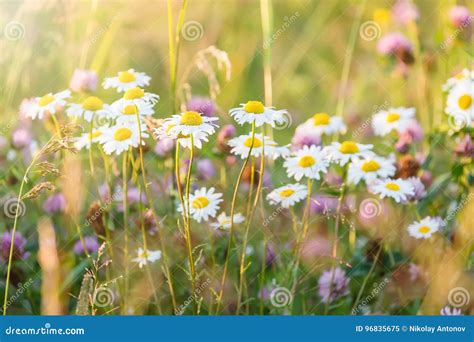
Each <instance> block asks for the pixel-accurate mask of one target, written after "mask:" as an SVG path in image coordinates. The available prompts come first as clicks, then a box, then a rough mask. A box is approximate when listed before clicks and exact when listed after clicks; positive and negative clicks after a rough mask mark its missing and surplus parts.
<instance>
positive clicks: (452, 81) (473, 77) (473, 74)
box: [443, 69, 474, 91]
mask: <svg viewBox="0 0 474 342" xmlns="http://www.w3.org/2000/svg"><path fill="white" fill-rule="evenodd" d="M464 80H470V81H474V71H470V70H468V69H463V70H462V71H461V72H460V73H458V74H457V75H455V76H454V77H451V78H448V80H447V81H446V83H445V84H444V85H443V90H444V91H449V90H450V89H451V88H453V87H454V86H456V85H457V84H458V83H459V82H462V81H464Z"/></svg>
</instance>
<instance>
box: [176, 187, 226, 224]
mask: <svg viewBox="0 0 474 342" xmlns="http://www.w3.org/2000/svg"><path fill="white" fill-rule="evenodd" d="M215 190H216V189H214V188H210V189H206V188H204V187H203V188H201V189H198V190H196V191H195V192H194V194H191V195H190V196H189V205H190V210H189V213H190V215H191V217H192V218H193V219H194V220H196V221H197V222H201V221H203V220H204V221H207V220H208V219H209V217H215V216H216V213H217V210H219V203H221V202H222V201H223V200H222V198H221V197H222V194H221V193H216V192H215ZM185 202H186V201H185ZM185 205H186V203H185ZM178 211H180V212H182V211H183V207H182V205H180V206H179V208H178Z"/></svg>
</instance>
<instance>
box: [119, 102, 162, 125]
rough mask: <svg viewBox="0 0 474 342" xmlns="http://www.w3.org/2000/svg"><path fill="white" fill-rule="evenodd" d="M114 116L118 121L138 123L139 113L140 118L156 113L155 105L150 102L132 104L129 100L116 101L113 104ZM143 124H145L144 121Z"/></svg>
mask: <svg viewBox="0 0 474 342" xmlns="http://www.w3.org/2000/svg"><path fill="white" fill-rule="evenodd" d="M112 108H113V112H114V116H115V118H116V119H117V122H123V123H130V124H136V123H137V114H138V116H139V118H140V119H142V118H143V117H147V116H152V115H153V114H154V113H155V110H154V109H153V105H152V104H150V103H148V102H139V103H137V104H134V103H133V104H131V103H127V102H124V101H122V102H120V101H116V102H114V103H113V104H112ZM143 124H145V123H144V122H143Z"/></svg>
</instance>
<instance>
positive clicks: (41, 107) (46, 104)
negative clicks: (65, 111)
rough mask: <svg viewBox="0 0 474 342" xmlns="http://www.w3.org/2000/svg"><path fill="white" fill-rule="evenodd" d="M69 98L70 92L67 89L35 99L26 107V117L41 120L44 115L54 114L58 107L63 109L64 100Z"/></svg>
mask: <svg viewBox="0 0 474 342" xmlns="http://www.w3.org/2000/svg"><path fill="white" fill-rule="evenodd" d="M69 97H71V91H70V90H69V89H67V90H64V91H61V92H59V93H56V94H53V93H49V94H46V95H44V96H42V97H37V98H35V99H34V101H33V102H32V103H31V104H30V106H29V107H28V110H27V112H26V117H28V118H32V119H33V120H34V119H36V118H38V119H43V117H44V115H45V114H47V113H49V114H54V113H56V110H57V108H58V107H64V106H65V105H66V101H65V99H67V98H69Z"/></svg>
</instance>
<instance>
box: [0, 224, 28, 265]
mask: <svg viewBox="0 0 474 342" xmlns="http://www.w3.org/2000/svg"><path fill="white" fill-rule="evenodd" d="M11 241H12V232H11V231H6V232H5V233H3V235H2V241H1V247H0V248H1V250H0V257H1V258H2V259H3V260H4V261H8V259H9V256H10V247H11ZM25 246H26V239H25V238H24V237H23V235H21V233H20V232H15V240H14V244H13V260H20V259H25V258H26V257H27V256H28V254H27V253H26V252H25Z"/></svg>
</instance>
